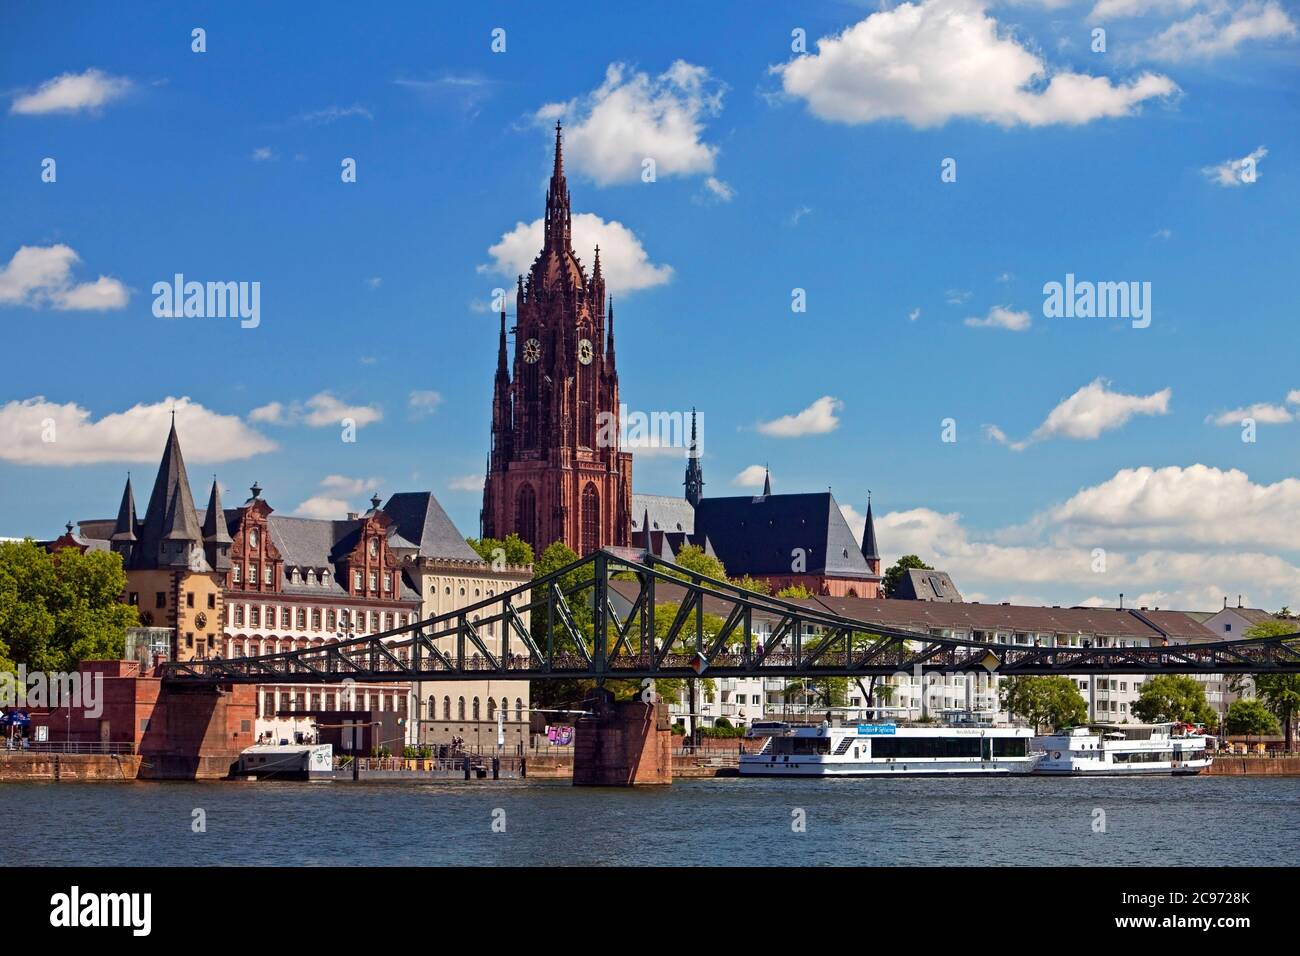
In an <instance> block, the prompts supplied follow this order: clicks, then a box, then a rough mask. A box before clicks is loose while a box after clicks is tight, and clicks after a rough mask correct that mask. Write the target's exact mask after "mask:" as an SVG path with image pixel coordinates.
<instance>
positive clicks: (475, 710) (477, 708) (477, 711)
mask: <svg viewBox="0 0 1300 956" xmlns="http://www.w3.org/2000/svg"><path fill="white" fill-rule="evenodd" d="M479 713H480V708H479V703H478V698H477V697H475V698H474V719H475V720H478V719H479Z"/></svg>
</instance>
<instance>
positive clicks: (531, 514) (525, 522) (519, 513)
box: [515, 485, 539, 552]
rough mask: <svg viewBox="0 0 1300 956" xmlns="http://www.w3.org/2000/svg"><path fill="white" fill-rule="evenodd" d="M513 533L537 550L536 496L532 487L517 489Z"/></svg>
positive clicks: (525, 486) (526, 486)
mask: <svg viewBox="0 0 1300 956" xmlns="http://www.w3.org/2000/svg"><path fill="white" fill-rule="evenodd" d="M515 531H516V532H517V533H518V534H519V537H521V538H523V539H524V540H525V541H527V542H528V543H529V544H530V545H532V548H533V551H534V552H536V551H537V550H538V544H539V542H538V540H537V495H536V494H535V493H534V492H533V486H532V485H524V486H523V487H522V488H520V489H519V498H518V500H517V501H516V504H515Z"/></svg>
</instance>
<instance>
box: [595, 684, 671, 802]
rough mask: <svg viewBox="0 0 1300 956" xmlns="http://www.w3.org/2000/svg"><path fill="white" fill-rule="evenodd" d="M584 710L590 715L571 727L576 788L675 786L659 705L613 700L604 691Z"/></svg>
mask: <svg viewBox="0 0 1300 956" xmlns="http://www.w3.org/2000/svg"><path fill="white" fill-rule="evenodd" d="M585 709H587V710H590V711H592V714H591V716H588V717H582V718H580V719H579V720H578V723H577V725H576V727H575V732H574V753H573V783H574V786H578V787H634V786H645V785H651V784H660V785H662V784H670V783H672V782H673V735H672V731H671V730H670V729H669V725H668V708H667V707H666V706H665V705H664V704H663V703H662V701H659V700H657V699H656V702H655V703H647V702H646V701H642V700H631V701H616V700H614V697H613V695H612V694H610V693H609V692H608V691H597V696H596V697H594V698H593V699H591V700H589V701H588V702H587V705H586V707H585Z"/></svg>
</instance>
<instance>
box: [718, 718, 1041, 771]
mask: <svg viewBox="0 0 1300 956" xmlns="http://www.w3.org/2000/svg"><path fill="white" fill-rule="evenodd" d="M745 736H747V737H764V738H766V740H765V741H764V743H763V748H762V749H761V750H760V751H759V752H758V753H753V754H742V755H741V757H740V774H741V776H753V777H921V776H943V777H947V776H963V775H975V776H1006V775H1011V774H1026V773H1029V772H1030V771H1031V770H1032V769H1033V766H1034V764H1035V763H1036V762H1037V759H1038V757H1039V755H1038V754H1036V753H1034V752H1033V750H1032V748H1031V747H1030V740H1031V738H1032V737H1033V731H1032V730H1029V729H1028V728H1025V727H996V726H993V725H992V724H991V723H981V722H978V721H976V720H969V719H968V720H964V721H956V722H953V723H949V724H947V725H927V724H914V725H907V724H900V723H897V722H895V721H893V720H881V719H879V718H877V719H874V720H871V721H865V722H861V723H855V722H851V721H840V722H839V723H838V724H837V725H834V726H833V725H832V724H831V722H830V721H823V722H822V723H821V724H819V725H814V726H797V725H791V724H785V723H777V722H771V723H763V722H757V723H755V724H753V725H752V726H751V727H750V729H749V730H748V732H747V733H746V735H745Z"/></svg>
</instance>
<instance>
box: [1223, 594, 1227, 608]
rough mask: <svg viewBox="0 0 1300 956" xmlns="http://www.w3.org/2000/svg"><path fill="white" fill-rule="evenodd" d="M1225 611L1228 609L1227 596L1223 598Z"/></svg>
mask: <svg viewBox="0 0 1300 956" xmlns="http://www.w3.org/2000/svg"><path fill="white" fill-rule="evenodd" d="M1223 609H1224V610H1225V611H1226V610H1227V609H1228V595H1226V594H1225V595H1224V596H1223Z"/></svg>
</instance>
